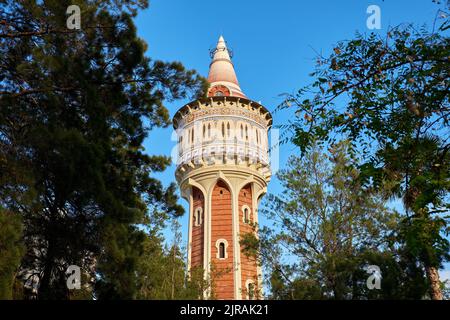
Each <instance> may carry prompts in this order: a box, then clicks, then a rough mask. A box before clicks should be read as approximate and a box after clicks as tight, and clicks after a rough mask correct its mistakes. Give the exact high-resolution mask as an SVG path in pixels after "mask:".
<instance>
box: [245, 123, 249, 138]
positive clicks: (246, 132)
mask: <svg viewBox="0 0 450 320" xmlns="http://www.w3.org/2000/svg"><path fill="white" fill-rule="evenodd" d="M245 140H248V127H247V126H245Z"/></svg>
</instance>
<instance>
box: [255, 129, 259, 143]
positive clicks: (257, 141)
mask: <svg viewBox="0 0 450 320" xmlns="http://www.w3.org/2000/svg"><path fill="white" fill-rule="evenodd" d="M255 135H256V143H259V137H258V129H255Z"/></svg>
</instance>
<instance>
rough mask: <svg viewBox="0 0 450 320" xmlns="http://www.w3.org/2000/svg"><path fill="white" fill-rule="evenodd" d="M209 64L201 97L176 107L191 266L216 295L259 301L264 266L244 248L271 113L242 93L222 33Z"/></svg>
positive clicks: (265, 173) (265, 165)
mask: <svg viewBox="0 0 450 320" xmlns="http://www.w3.org/2000/svg"><path fill="white" fill-rule="evenodd" d="M211 57H212V61H211V64H210V67H209V75H208V81H209V83H210V86H209V90H208V94H207V97H206V98H203V99H199V100H196V101H193V102H190V103H188V104H186V105H185V106H183V107H182V108H180V109H179V110H178V111H177V113H176V114H175V116H174V118H173V126H174V129H175V130H176V132H177V136H178V151H177V152H178V160H177V169H176V173H175V175H176V179H177V182H178V184H179V186H180V188H181V194H182V196H183V198H185V199H186V200H187V201H188V202H189V235H188V268H189V270H191V271H192V270H193V269H194V268H198V269H201V270H203V271H204V275H205V278H206V279H210V280H212V287H211V288H210V289H209V290H208V291H207V292H205V295H206V296H212V297H214V298H216V299H259V298H260V297H261V268H260V266H259V265H258V263H257V261H256V259H255V258H254V257H251V256H247V255H246V254H245V253H244V252H243V251H242V248H241V247H242V246H241V245H240V239H242V237H243V235H245V234H246V233H255V235H256V236H257V224H258V205H259V203H260V200H261V198H262V196H263V195H264V194H265V193H266V191H267V184H268V182H269V180H270V177H271V171H270V167H269V152H268V151H269V150H268V131H269V129H270V127H271V125H272V116H271V114H270V112H269V111H268V110H267V109H266V108H265V107H264V106H262V105H261V104H260V103H257V102H255V101H252V100H250V99H249V98H247V97H246V95H245V94H244V93H243V92H242V90H241V88H240V86H239V82H238V80H237V77H236V73H235V71H234V67H233V63H232V61H231V55H230V50H229V49H228V48H227V46H226V43H225V40H224V39H223V37H222V36H221V37H220V38H219V41H218V43H217V46H216V48H215V49H214V50H212V51H211Z"/></svg>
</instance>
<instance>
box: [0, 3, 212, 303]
mask: <svg viewBox="0 0 450 320" xmlns="http://www.w3.org/2000/svg"><path fill="white" fill-rule="evenodd" d="M72 4H76V5H78V6H79V7H80V9H81V29H80V30H76V29H74V30H71V29H68V28H67V26H66V19H67V18H68V16H67V15H66V10H67V7H68V6H69V5H72ZM146 7H147V1H145V0H137V1H107V0H105V1H75V2H73V1H65V0H63V1H61V0H49V1H45V2H42V1H32V0H20V1H16V0H14V1H13V0H2V1H0V181H1V184H0V205H1V206H3V207H4V208H5V209H6V210H7V211H8V212H11V213H13V214H15V215H20V216H21V217H22V220H23V224H24V236H23V238H24V241H25V245H26V254H25V257H24V259H23V260H22V263H21V268H20V273H19V276H20V279H21V280H22V281H23V283H24V286H25V289H26V292H27V296H30V295H33V294H37V297H38V298H40V299H66V298H69V297H70V293H69V291H68V289H67V286H66V274H65V272H66V269H67V267H68V266H69V265H77V266H80V267H81V268H82V270H83V273H84V274H89V276H90V277H89V278H91V279H93V283H92V295H93V296H95V297H96V298H97V299H114V298H135V297H136V295H137V292H136V290H137V280H136V272H135V270H136V267H137V265H138V263H139V258H140V256H141V255H142V253H143V252H144V250H145V239H146V234H145V232H144V231H142V230H141V228H139V224H143V225H145V224H146V220H148V219H151V217H152V216H153V215H158V214H160V213H161V212H164V213H166V214H169V215H173V216H178V215H181V214H182V213H183V209H182V207H181V206H179V205H178V204H177V197H176V195H175V193H174V191H175V186H174V185H171V186H169V187H168V188H164V187H163V186H162V184H161V183H160V181H158V180H157V179H155V178H154V177H152V174H153V173H154V172H157V171H162V170H164V169H165V168H166V167H167V166H168V165H169V164H170V159H169V158H167V157H164V156H148V155H146V154H145V153H144V151H143V147H142V143H143V140H144V139H145V138H146V137H147V134H148V132H149V130H151V129H152V128H155V127H159V126H167V125H168V124H169V122H170V120H169V113H168V110H167V109H166V107H165V106H164V101H166V100H168V99H179V98H186V97H189V96H198V95H201V94H203V91H204V88H205V81H204V80H203V79H202V78H200V77H199V76H198V75H197V74H196V73H195V72H194V71H188V70H185V68H184V67H183V66H182V64H180V63H178V62H172V63H165V62H162V61H152V60H151V59H150V58H148V57H147V56H146V55H145V52H146V49H147V46H146V44H145V43H144V41H142V40H141V39H139V38H138V37H137V35H136V27H135V25H134V23H133V18H134V17H135V15H136V14H137V11H138V9H143V8H146Z"/></svg>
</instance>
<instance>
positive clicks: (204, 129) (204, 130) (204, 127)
mask: <svg viewBox="0 0 450 320" xmlns="http://www.w3.org/2000/svg"><path fill="white" fill-rule="evenodd" d="M205 133H206V126H205V125H203V139H204V138H205Z"/></svg>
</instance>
